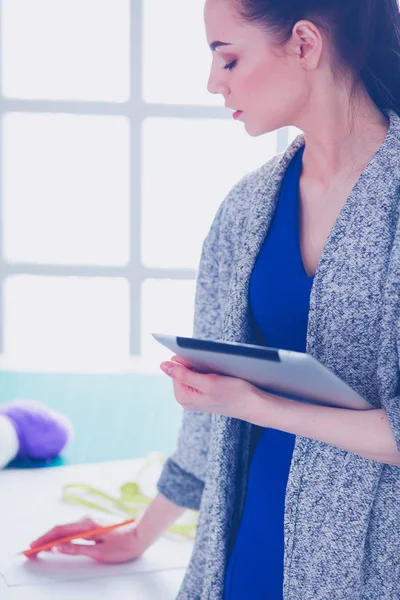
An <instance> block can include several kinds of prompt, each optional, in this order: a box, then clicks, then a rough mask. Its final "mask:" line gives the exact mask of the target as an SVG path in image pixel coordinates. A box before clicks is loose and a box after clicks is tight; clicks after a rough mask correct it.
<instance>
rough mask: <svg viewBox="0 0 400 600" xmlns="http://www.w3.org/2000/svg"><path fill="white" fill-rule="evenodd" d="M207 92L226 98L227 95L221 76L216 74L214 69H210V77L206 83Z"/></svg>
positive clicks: (225, 85) (226, 87)
mask: <svg viewBox="0 0 400 600" xmlns="http://www.w3.org/2000/svg"><path fill="white" fill-rule="evenodd" d="M207 90H208V91H209V92H210V94H222V95H223V96H226V95H227V93H228V86H227V84H226V82H225V81H224V80H223V76H221V75H220V74H218V73H216V72H215V70H214V69H211V71H210V76H209V78H208V82H207Z"/></svg>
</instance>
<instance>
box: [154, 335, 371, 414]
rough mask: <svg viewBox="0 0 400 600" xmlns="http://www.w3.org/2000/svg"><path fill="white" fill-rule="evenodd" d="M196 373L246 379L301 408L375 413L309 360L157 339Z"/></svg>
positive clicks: (261, 349)
mask: <svg viewBox="0 0 400 600" xmlns="http://www.w3.org/2000/svg"><path fill="white" fill-rule="evenodd" d="M152 335H153V337H154V338H155V339H156V340H157V341H158V342H160V344H162V345H163V346H166V347H167V348H169V350H171V351H172V352H174V353H175V354H176V355H177V356H180V357H181V358H184V359H185V360H186V361H187V362H188V363H190V365H191V366H193V368H194V369H196V371H200V372H202V373H216V374H219V375H229V376H231V377H237V378H239V379H244V380H246V381H248V382H249V383H251V384H253V385H255V386H257V387H258V388H260V389H262V390H264V391H268V392H271V393H273V394H275V395H279V396H284V397H286V398H290V399H293V400H298V401H300V402H307V403H311V404H323V405H326V406H336V407H341V408H350V409H358V410H368V409H373V408H374V407H373V406H372V405H371V404H370V403H369V402H367V400H365V399H364V398H363V397H362V396H360V395H359V394H358V393H357V392H355V391H354V390H353V389H352V388H351V387H350V386H348V385H347V383H345V382H344V381H342V380H341V379H340V378H339V377H337V376H336V375H335V374H334V373H332V371H330V370H329V369H327V368H326V367H324V366H323V365H322V364H321V363H320V362H319V361H318V360H317V359H315V358H314V357H312V356H311V355H310V354H304V353H302V352H292V351H290V350H279V349H276V348H268V347H266V346H255V345H252V344H238V343H236V342H224V341H220V340H204V339H196V338H189V337H178V336H174V335H167V334H162V333H153V334H152Z"/></svg>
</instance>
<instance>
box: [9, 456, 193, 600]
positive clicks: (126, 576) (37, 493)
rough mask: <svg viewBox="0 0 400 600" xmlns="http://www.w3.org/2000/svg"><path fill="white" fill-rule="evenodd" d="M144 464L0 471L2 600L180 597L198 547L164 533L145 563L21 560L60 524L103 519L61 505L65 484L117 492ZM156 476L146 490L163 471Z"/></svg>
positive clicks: (168, 599)
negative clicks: (37, 540)
mask: <svg viewBox="0 0 400 600" xmlns="http://www.w3.org/2000/svg"><path fill="white" fill-rule="evenodd" d="M142 464H143V460H142V459H136V460H122V461H115V462H107V463H97V464H89V465H74V466H67V467H51V468H47V469H46V468H45V469H27V470H5V471H1V472H0V509H1V510H0V600H54V599H55V598H56V599H57V600H67V599H70V598H72V597H74V598H79V600H99V599H100V598H102V597H104V598H112V599H113V600H133V599H135V600H174V599H175V598H176V596H177V593H178V590H179V587H180V585H181V582H182V579H183V577H184V573H185V569H186V566H187V564H188V561H189V558H190V555H191V552H192V549H193V542H192V541H191V540H187V539H184V538H178V537H173V536H163V537H162V538H161V539H160V540H159V541H158V542H157V543H156V544H154V545H153V546H152V547H151V548H150V549H149V550H148V551H147V552H146V553H145V554H144V555H143V556H142V557H141V558H140V559H138V560H137V561H134V562H131V563H127V564H122V565H100V564H98V563H96V562H94V561H92V560H91V559H89V558H87V557H79V556H77V557H75V556H63V555H60V554H48V553H45V554H42V555H40V557H39V558H38V559H37V560H35V561H28V560H26V559H25V558H24V557H22V556H17V553H18V552H20V551H21V550H23V549H25V548H27V547H28V546H29V542H30V541H31V540H32V539H35V538H36V537H38V536H39V535H41V534H42V533H43V532H44V531H47V529H49V528H51V527H53V526H54V525H55V524H58V523H64V522H69V521H74V520H76V519H79V518H81V517H82V516H83V515H84V514H92V515H93V516H96V518H97V519H98V518H99V517H100V518H101V513H98V512H91V511H90V510H88V509H85V508H84V507H79V506H74V505H69V504H66V503H64V502H62V501H61V500H60V492H61V489H62V486H63V485H64V484H66V483H86V484H89V485H94V486H95V487H98V488H101V489H102V490H104V491H107V492H109V493H111V494H114V495H117V494H118V489H119V486H120V485H121V484H122V483H126V482H127V481H132V480H134V479H135V477H136V473H137V471H138V469H139V468H140V466H141V465H142ZM150 479H151V477H150ZM150 479H148V481H147V486H148V487H147V490H146V489H145V492H147V493H149V492H150V490H149V485H150V486H151V485H153V488H154V481H155V480H156V479H157V474H155V473H153V474H152V479H153V481H150ZM144 483H146V482H144ZM125 518H126V517H125ZM121 520H123V517H122V518H121Z"/></svg>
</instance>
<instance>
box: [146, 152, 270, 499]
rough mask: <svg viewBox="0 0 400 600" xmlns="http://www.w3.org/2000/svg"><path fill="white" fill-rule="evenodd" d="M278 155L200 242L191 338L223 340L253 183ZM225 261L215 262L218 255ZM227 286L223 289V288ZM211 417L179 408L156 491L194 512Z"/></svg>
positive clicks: (251, 177) (246, 179)
mask: <svg viewBox="0 0 400 600" xmlns="http://www.w3.org/2000/svg"><path fill="white" fill-rule="evenodd" d="M278 160H279V155H277V156H275V157H274V158H272V159H271V160H270V161H268V163H266V164H265V165H263V166H262V167H260V168H259V169H256V170H255V171H252V172H250V173H247V174H246V175H244V176H243V177H242V178H241V179H240V180H239V181H238V183H237V184H236V185H235V186H234V187H233V188H232V189H231V190H230V192H229V193H228V194H227V196H226V197H225V199H224V201H223V202H222V204H221V206H220V207H219V210H218V211H217V214H216V216H215V218H214V221H213V223H212V225H211V228H210V231H209V233H208V235H207V237H206V239H205V240H204V242H203V247H202V252H201V258H200V265H199V269H198V273H197V282H196V295H195V311H194V327H193V336H194V337H198V338H203V339H222V327H223V317H224V309H225V302H226V300H227V298H226V296H227V289H228V287H229V282H230V277H231V274H232V269H233V265H234V263H235V254H236V251H237V249H238V248H239V247H240V245H241V240H242V236H243V234H244V231H245V230H246V227H247V218H248V205H249V202H251V199H252V195H253V192H254V190H255V186H257V185H259V184H260V183H261V184H262V185H265V181H267V179H268V177H269V175H270V172H271V171H272V169H273V168H274V167H275V165H276V163H277V161H278ZM221 255H223V256H224V259H223V260H221V261H219V260H218V257H219V256H221ZM224 290H225V291H224ZM212 423H213V415H211V414H208V413H202V412H197V411H187V410H184V411H183V420H182V424H181V427H180V431H179V434H178V441H177V447H176V451H175V453H174V454H173V455H172V456H171V457H170V458H169V459H168V460H167V461H166V463H165V465H164V468H163V471H162V473H161V476H160V479H159V481H158V484H157V488H158V491H159V492H160V493H161V494H163V496H165V497H166V498H168V499H169V500H171V502H174V504H177V505H178V506H184V507H186V508H191V509H194V510H198V509H199V508H200V501H201V497H202V494H203V489H204V484H205V480H206V473H207V462H208V450H209V444H210V438H211V430H212Z"/></svg>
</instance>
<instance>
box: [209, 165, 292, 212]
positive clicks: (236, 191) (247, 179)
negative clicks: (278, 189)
mask: <svg viewBox="0 0 400 600" xmlns="http://www.w3.org/2000/svg"><path fill="white" fill-rule="evenodd" d="M281 157H282V154H277V155H276V156H274V157H273V158H271V159H270V160H269V161H267V162H266V163H265V164H263V165H261V167H258V168H256V169H254V170H253V171H250V172H249V173H246V175H244V176H242V177H241V178H240V179H239V180H238V182H237V183H236V184H235V185H234V186H233V187H232V188H231V189H230V190H229V192H228V194H227V195H226V197H225V198H224V200H223V202H222V204H221V206H220V213H221V218H222V219H223V220H224V221H226V220H228V221H230V220H231V219H234V220H237V219H238V218H240V215H245V214H247V213H248V211H249V208H250V206H251V200H252V197H253V194H254V191H255V190H256V189H257V187H258V186H259V185H260V184H267V181H268V179H269V177H270V175H271V174H272V172H273V170H274V168H275V167H276V165H277V164H278V162H279V160H280V158H281Z"/></svg>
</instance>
